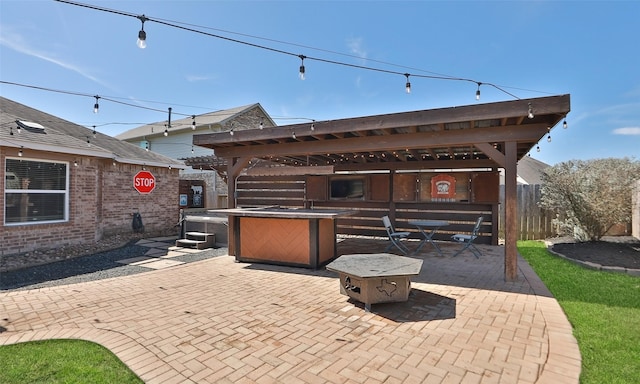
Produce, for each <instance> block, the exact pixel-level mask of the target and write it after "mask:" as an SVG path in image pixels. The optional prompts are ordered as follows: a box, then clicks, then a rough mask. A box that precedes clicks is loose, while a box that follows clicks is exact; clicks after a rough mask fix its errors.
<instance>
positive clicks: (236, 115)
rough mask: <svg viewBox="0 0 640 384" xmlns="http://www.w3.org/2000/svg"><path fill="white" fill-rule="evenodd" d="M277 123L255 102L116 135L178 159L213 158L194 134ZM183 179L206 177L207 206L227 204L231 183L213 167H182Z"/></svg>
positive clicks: (271, 125) (211, 153)
mask: <svg viewBox="0 0 640 384" xmlns="http://www.w3.org/2000/svg"><path fill="white" fill-rule="evenodd" d="M274 126H276V123H275V122H274V121H273V120H272V119H271V117H270V116H269V114H268V113H267V112H266V111H265V110H264V108H262V106H261V105H260V104H259V103H254V104H249V105H244V106H240V107H235V108H230V109H223V110H219V111H213V112H208V113H204V114H201V115H194V116H189V117H186V118H181V119H173V120H172V121H171V127H169V126H168V121H160V122H156V123H151V124H147V125H143V126H140V127H136V128H133V129H130V130H128V131H125V132H123V133H121V134H119V135H116V138H117V139H120V140H123V141H126V142H129V143H131V144H134V145H137V146H139V147H141V148H145V149H149V150H151V151H153V152H155V153H159V154H162V155H164V156H167V157H170V158H172V159H176V160H180V159H188V158H199V157H207V158H209V157H212V155H213V150H212V149H209V148H204V147H199V146H197V145H193V135H201V134H207V133H214V132H225V131H228V132H230V133H229V135H231V132H232V131H240V130H245V129H253V128H259V127H262V128H268V127H274ZM165 130H166V132H165ZM165 133H166V134H165ZM180 179H182V180H183V181H184V180H202V181H204V183H205V186H206V188H205V190H206V196H205V201H206V205H207V207H210V208H213V207H220V206H225V204H226V198H225V197H226V194H227V185H226V183H225V182H224V180H223V179H222V178H221V177H219V176H218V175H217V173H216V172H215V171H214V170H212V169H211V168H210V167H205V168H203V169H197V168H196V169H192V168H191V167H188V168H187V169H184V170H181V171H180Z"/></svg>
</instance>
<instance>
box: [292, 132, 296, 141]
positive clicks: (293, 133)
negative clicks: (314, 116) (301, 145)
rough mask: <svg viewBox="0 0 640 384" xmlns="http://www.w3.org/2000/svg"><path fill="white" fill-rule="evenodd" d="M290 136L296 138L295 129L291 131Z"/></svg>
mask: <svg viewBox="0 0 640 384" xmlns="http://www.w3.org/2000/svg"><path fill="white" fill-rule="evenodd" d="M291 137H292V138H293V139H294V140H295V139H296V131H293V132H292V133H291Z"/></svg>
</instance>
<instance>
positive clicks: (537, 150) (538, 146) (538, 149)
mask: <svg viewBox="0 0 640 384" xmlns="http://www.w3.org/2000/svg"><path fill="white" fill-rule="evenodd" d="M536 152H540V145H539V144H536Z"/></svg>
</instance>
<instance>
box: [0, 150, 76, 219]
mask: <svg viewBox="0 0 640 384" xmlns="http://www.w3.org/2000/svg"><path fill="white" fill-rule="evenodd" d="M7 160H19V161H33V162H39V163H51V164H65V165H66V167H65V170H66V172H65V186H64V190H58V189H56V190H52V189H26V190H25V189H16V188H12V189H9V188H7V182H6V173H7ZM3 167H4V168H3V172H2V174H3V177H5V184H4V191H3V193H4V204H3V206H2V210H3V215H2V216H3V223H4V225H5V226H7V227H10V226H18V225H38V224H54V223H67V222H69V205H70V204H69V175H70V163H69V162H67V161H55V160H47V159H37V158H24V157H7V158H6V159H5V163H4V164H3ZM24 191H28V192H27V193H34V194H35V193H39V194H57V195H63V199H64V210H63V218H62V219H55V220H36V221H21V222H10V223H8V222H7V207H6V204H7V194H8V193H24Z"/></svg>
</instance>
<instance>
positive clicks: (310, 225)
mask: <svg viewBox="0 0 640 384" xmlns="http://www.w3.org/2000/svg"><path fill="white" fill-rule="evenodd" d="M209 212H212V213H218V214H219V213H223V214H226V215H228V216H229V254H230V255H231V254H233V255H235V257H236V261H240V262H257V263H267V264H278V265H290V266H299V267H306V268H314V269H315V268H318V267H320V266H322V265H324V264H326V263H328V262H329V261H331V260H333V259H334V258H336V257H337V245H336V219H337V218H338V217H341V216H348V215H353V214H355V213H356V211H349V210H341V211H337V210H324V209H284V208H231V209H219V210H211V211H209Z"/></svg>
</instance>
